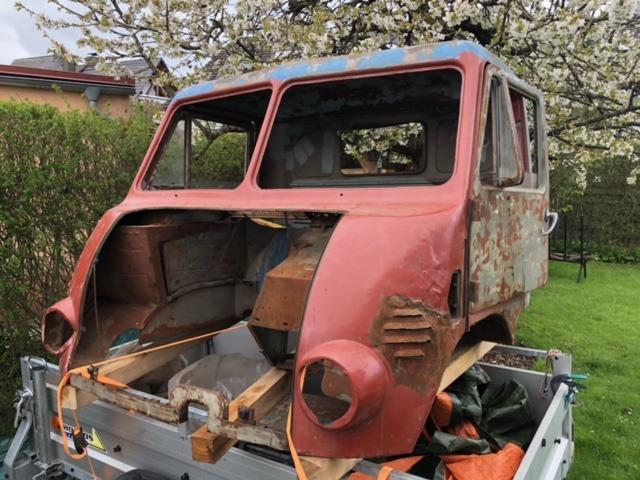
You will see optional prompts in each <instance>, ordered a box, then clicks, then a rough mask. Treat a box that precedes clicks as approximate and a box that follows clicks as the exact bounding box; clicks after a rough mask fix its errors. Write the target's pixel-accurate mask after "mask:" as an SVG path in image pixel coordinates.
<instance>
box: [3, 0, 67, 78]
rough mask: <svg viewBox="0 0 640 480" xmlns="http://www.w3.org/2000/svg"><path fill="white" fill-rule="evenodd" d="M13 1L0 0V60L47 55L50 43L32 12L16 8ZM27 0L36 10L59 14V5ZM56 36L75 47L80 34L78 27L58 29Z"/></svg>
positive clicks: (43, 0) (4, 61)
mask: <svg viewBox="0 0 640 480" xmlns="http://www.w3.org/2000/svg"><path fill="white" fill-rule="evenodd" d="M13 3H14V2H13V0H0V64H7V65H8V64H11V61H12V60H15V59H16V58H23V57H36V56H40V55H47V54H48V52H47V50H48V49H49V47H50V44H49V41H48V40H47V39H46V38H45V37H44V36H43V35H42V33H41V32H40V31H39V30H38V29H37V27H36V25H35V22H34V20H33V19H32V18H31V17H30V16H29V14H28V13H26V12H18V11H16V9H15V7H14V6H13ZM24 3H25V4H26V5H29V6H31V8H33V9H34V10H38V11H41V12H47V13H50V14H53V15H54V16H57V15H55V14H56V13H57V12H56V10H55V7H52V6H50V5H49V4H48V3H47V2H46V0H24ZM55 38H56V39H57V40H58V41H61V42H62V43H64V44H65V45H67V46H69V47H73V46H74V44H75V41H76V39H77V38H78V34H77V32H75V31H74V30H69V31H62V32H60V31H58V32H56V33H55Z"/></svg>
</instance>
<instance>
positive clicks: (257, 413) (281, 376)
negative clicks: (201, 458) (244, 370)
mask: <svg viewBox="0 0 640 480" xmlns="http://www.w3.org/2000/svg"><path fill="white" fill-rule="evenodd" d="M290 392H291V381H290V375H289V372H287V371H285V370H280V369H279V368H275V367H274V368H272V369H271V370H269V371H268V372H267V373H265V374H264V375H263V376H262V377H260V378H259V379H258V380H257V381H256V382H255V383H254V384H253V385H251V386H250V387H249V388H247V389H246V390H245V391H244V392H242V393H241V394H240V395H238V396H237V397H236V398H234V399H233V400H232V401H231V403H229V421H230V422H235V421H236V420H238V419H240V420H241V421H248V422H249V423H254V422H257V421H258V420H260V419H261V418H264V417H265V416H266V415H268V414H269V412H270V411H271V410H272V409H273V408H274V407H275V406H276V405H277V404H278V403H280V401H281V400H282V399H283V398H284V397H285V395H287V394H289V393H290Z"/></svg>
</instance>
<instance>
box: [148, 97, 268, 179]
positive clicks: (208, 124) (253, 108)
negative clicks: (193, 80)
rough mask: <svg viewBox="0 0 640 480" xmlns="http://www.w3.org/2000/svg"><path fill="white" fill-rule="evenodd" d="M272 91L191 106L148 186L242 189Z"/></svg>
mask: <svg viewBox="0 0 640 480" xmlns="http://www.w3.org/2000/svg"><path fill="white" fill-rule="evenodd" d="M270 96H271V92H270V91H268V90H266V91H259V92H252V93H245V94H241V95H234V96H231V97H225V98H220V99H215V100H210V101H208V102H200V103H197V104H193V105H188V106H186V107H184V108H182V109H181V110H179V111H178V112H177V113H176V114H175V115H174V118H173V121H172V123H171V126H170V127H169V129H168V130H167V134H166V136H165V139H164V141H163V142H162V145H161V147H160V149H159V150H158V152H157V154H156V158H155V160H154V162H153V164H152V167H151V170H150V172H149V174H148V175H147V178H146V188H147V189H150V190H164V189H207V188H211V189H232V188H235V187H237V186H238V185H240V183H241V182H242V180H243V179H244V176H245V173H246V171H247V167H248V164H249V161H250V159H251V156H252V154H253V149H254V147H255V143H256V139H257V137H258V133H259V132H260V128H261V126H262V123H263V120H264V116H265V114H266V111H267V106H268V104H269V98H270Z"/></svg>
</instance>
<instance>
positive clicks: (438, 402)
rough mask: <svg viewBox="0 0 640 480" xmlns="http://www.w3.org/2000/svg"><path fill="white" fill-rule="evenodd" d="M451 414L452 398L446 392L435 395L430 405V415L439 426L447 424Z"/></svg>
mask: <svg viewBox="0 0 640 480" xmlns="http://www.w3.org/2000/svg"><path fill="white" fill-rule="evenodd" d="M452 415H453V400H452V399H451V396H450V395H449V394H448V393H447V392H442V393H439V394H438V395H436V399H435V401H434V402H433V406H432V407H431V416H432V418H433V420H434V421H435V422H436V424H437V425H438V426H439V427H444V426H445V425H449V423H450V422H451V416H452Z"/></svg>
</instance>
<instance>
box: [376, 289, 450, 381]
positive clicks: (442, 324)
mask: <svg viewBox="0 0 640 480" xmlns="http://www.w3.org/2000/svg"><path fill="white" fill-rule="evenodd" d="M450 329H451V322H450V319H449V315H448V314H446V313H442V312H439V311H437V310H435V309H433V308H431V307H428V306H426V305H424V304H422V303H420V301H418V300H414V299H410V298H405V297H400V296H391V297H386V298H385V299H384V301H383V303H382V308H381V309H380V315H379V316H378V318H376V320H375V322H374V325H373V330H372V335H371V337H372V338H371V341H372V344H373V345H374V346H375V347H376V348H377V349H378V350H379V351H380V352H381V353H382V354H383V355H384V356H385V358H386V359H387V362H388V363H389V365H390V366H391V368H392V370H393V374H394V377H395V379H396V382H398V383H400V384H403V385H407V386H409V387H411V388H412V389H414V390H416V391H418V392H421V393H423V392H425V391H427V390H428V389H429V388H430V384H429V382H430V381H431V380H432V379H433V378H436V377H438V374H439V372H441V371H442V369H443V368H444V366H445V363H446V361H447V360H448V357H449V353H450V351H451V350H452V349H453V345H452V341H451V339H450V338H449V337H450V335H446V333H447V332H448V331H450Z"/></svg>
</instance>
